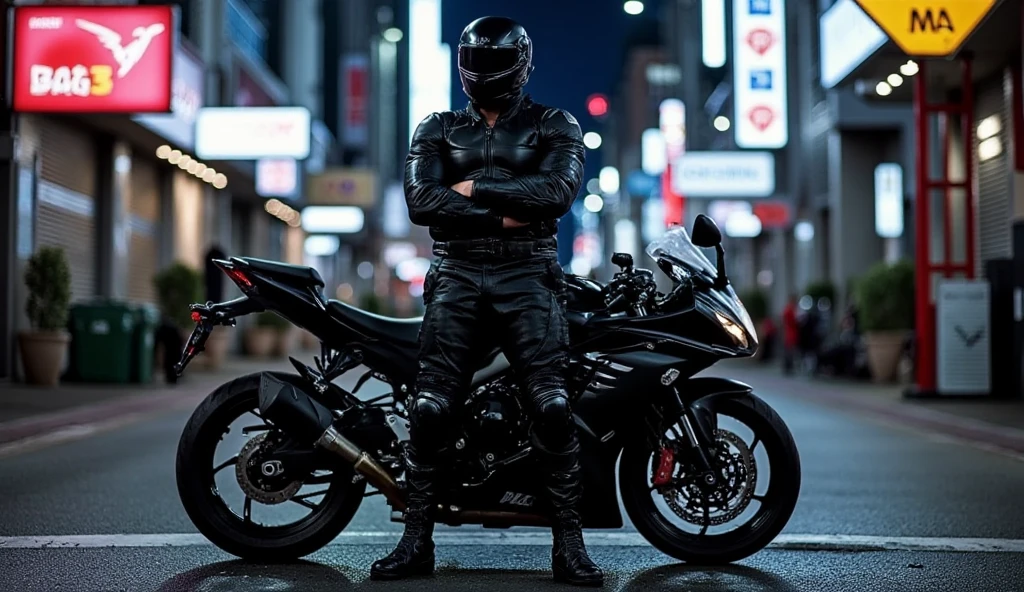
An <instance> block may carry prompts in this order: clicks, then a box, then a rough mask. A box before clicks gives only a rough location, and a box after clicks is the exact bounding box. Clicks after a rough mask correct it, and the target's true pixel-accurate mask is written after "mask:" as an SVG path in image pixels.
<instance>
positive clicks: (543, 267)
mask: <svg viewBox="0 0 1024 592" xmlns="http://www.w3.org/2000/svg"><path fill="white" fill-rule="evenodd" d="M435 253H436V254H438V257H439V258H438V260H437V261H435V263H434V265H433V266H432V267H431V269H430V272H429V273H428V275H427V277H426V279H425V281H424V288H423V298H424V302H425V304H426V313H425V314H424V318H423V328H422V331H421V333H420V357H419V365H420V367H419V376H418V380H417V391H416V396H415V397H414V400H413V403H412V408H411V410H410V420H411V430H410V436H411V442H410V444H411V446H410V447H409V451H408V452H409V461H410V462H409V469H410V470H409V473H408V477H409V479H408V482H409V484H410V486H412V487H413V488H414V489H422V488H424V487H426V488H429V487H430V486H431V485H433V486H435V487H436V479H437V477H436V475H437V474H438V471H437V470H436V469H437V467H438V466H439V465H442V464H444V463H445V453H446V452H447V450H449V449H450V446H451V444H452V442H451V440H452V439H453V438H454V436H453V434H455V433H457V429H455V428H457V427H458V426H456V425H454V424H455V423H456V422H458V421H459V419H458V418H459V415H460V414H459V413H458V405H460V404H461V403H462V401H464V400H465V397H466V396H467V395H468V393H469V389H470V382H471V380H472V377H473V374H474V373H475V372H476V370H478V369H479V367H480V364H481V363H482V361H483V360H481V353H482V352H486V351H489V350H491V348H492V347H493V346H494V345H498V346H500V347H501V348H502V350H503V352H504V354H505V356H506V357H507V358H508V360H509V362H510V363H511V365H512V369H513V371H514V372H515V373H516V376H517V378H518V382H519V384H520V389H521V392H522V396H523V397H524V399H525V400H523V401H521V403H523V407H524V409H526V410H527V411H528V412H531V413H532V421H533V423H532V430H531V437H532V440H533V446H534V450H535V454H536V455H537V456H538V458H539V459H540V460H541V462H542V463H543V464H544V469H545V470H544V474H545V477H546V481H545V483H544V485H545V486H546V488H547V490H548V493H549V499H550V502H551V505H552V507H553V509H554V510H555V511H556V512H558V511H559V510H562V509H571V508H572V507H573V506H574V505H575V503H576V502H577V501H578V499H579V497H580V489H581V487H580V470H579V463H578V459H577V452H578V449H579V445H578V440H577V437H576V426H575V423H574V422H573V420H572V413H571V410H570V407H569V399H568V395H567V393H566V390H565V378H564V373H565V366H566V361H567V355H568V345H569V335H568V326H567V324H566V320H565V312H564V302H565V298H564V296H565V277H564V275H563V273H562V269H561V267H560V266H559V265H558V261H557V258H556V252H555V247H554V241H553V240H547V241H530V242H522V243H513V242H511V241H509V242H504V243H496V242H495V243H490V244H489V245H487V246H485V247H482V248H480V249H477V250H474V249H472V248H468V250H467V248H462V249H457V248H455V245H445V244H439V245H438V246H436V247H435Z"/></svg>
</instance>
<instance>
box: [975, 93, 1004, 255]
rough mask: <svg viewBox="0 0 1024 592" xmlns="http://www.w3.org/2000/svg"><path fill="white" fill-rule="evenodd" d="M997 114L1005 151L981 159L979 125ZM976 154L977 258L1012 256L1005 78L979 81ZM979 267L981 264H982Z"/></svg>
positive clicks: (997, 135) (976, 107)
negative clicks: (985, 81) (986, 81)
mask: <svg viewBox="0 0 1024 592" xmlns="http://www.w3.org/2000/svg"><path fill="white" fill-rule="evenodd" d="M991 116H996V117H997V118H998V121H999V123H1000V125H999V132H998V133H997V134H996V136H995V137H996V138H998V142H999V144H1000V145H1001V146H1002V151H1001V152H1000V153H999V154H998V155H997V156H994V157H992V158H988V159H987V160H981V159H980V158H979V157H978V147H979V145H980V144H981V142H982V141H984V140H979V139H978V134H977V133H976V130H977V126H978V125H979V124H981V122H982V121H984V120H985V119H986V118H988V117H991ZM974 117H975V119H974V122H975V131H974V134H973V135H974V142H973V143H974V158H975V163H976V165H977V174H978V216H977V219H978V221H977V233H976V235H977V237H978V239H977V240H978V262H977V263H980V264H981V265H984V263H985V262H986V261H988V260H990V259H996V258H1000V257H1010V256H1011V254H1012V251H1013V242H1012V235H1011V232H1010V231H1011V226H1010V220H1011V219H1012V213H1013V203H1012V200H1013V196H1012V193H1011V186H1010V181H1011V177H1010V175H1011V170H1010V147H1011V143H1010V142H1011V140H1010V133H1009V132H1010V130H1011V129H1012V125H1013V123H1012V122H1013V119H1012V117H1011V112H1010V102H1009V101H1007V100H1006V93H1005V92H1004V90H1003V79H1002V78H1001V77H1000V78H999V79H998V80H994V81H992V82H990V83H987V84H984V85H979V86H978V91H977V101H976V106H975V112H974ZM978 269H979V270H980V269H981V267H980V266H979V267H978Z"/></svg>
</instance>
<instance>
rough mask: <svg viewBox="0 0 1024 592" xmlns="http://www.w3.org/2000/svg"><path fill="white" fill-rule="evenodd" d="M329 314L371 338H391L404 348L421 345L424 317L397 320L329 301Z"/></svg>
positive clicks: (336, 301) (335, 301)
mask: <svg viewBox="0 0 1024 592" xmlns="http://www.w3.org/2000/svg"><path fill="white" fill-rule="evenodd" d="M327 313H328V314H330V315H331V317H333V318H334V319H336V320H337V321H339V322H341V323H343V324H345V325H348V326H349V327H351V328H353V329H355V330H356V331H359V332H360V333H362V334H364V335H367V336H371V337H383V338H390V339H393V340H394V341H396V342H398V343H399V344H400V345H402V346H404V347H412V348H415V347H416V346H417V344H418V343H419V336H420V325H422V324H423V317H413V318H410V319H396V318H394V317H385V316H382V315H378V314H374V313H372V312H366V311H365V310H361V309H358V308H356V307H354V306H352V305H349V304H345V303H344V302H341V301H339V300H328V301H327Z"/></svg>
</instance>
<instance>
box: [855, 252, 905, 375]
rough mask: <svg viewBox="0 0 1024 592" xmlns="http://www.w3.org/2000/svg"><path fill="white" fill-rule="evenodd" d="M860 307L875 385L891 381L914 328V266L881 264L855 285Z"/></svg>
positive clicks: (870, 270)
mask: <svg viewBox="0 0 1024 592" xmlns="http://www.w3.org/2000/svg"><path fill="white" fill-rule="evenodd" d="M856 296H857V305H858V307H859V308H860V321H861V326H862V328H863V331H864V344H865V346H866V347H867V354H868V365H869V366H870V368H871V376H872V378H873V379H874V380H875V382H892V381H893V380H894V379H895V378H896V371H897V369H898V368H899V361H900V354H901V352H902V351H903V345H904V344H905V343H906V340H907V337H908V335H909V333H910V330H911V329H913V328H914V265H913V264H912V263H910V262H909V261H900V262H899V263H896V264H894V265H888V264H886V263H879V264H877V265H875V266H874V267H872V268H871V269H869V270H868V272H867V273H866V274H864V276H863V277H861V278H860V279H859V280H858V281H857V283H856Z"/></svg>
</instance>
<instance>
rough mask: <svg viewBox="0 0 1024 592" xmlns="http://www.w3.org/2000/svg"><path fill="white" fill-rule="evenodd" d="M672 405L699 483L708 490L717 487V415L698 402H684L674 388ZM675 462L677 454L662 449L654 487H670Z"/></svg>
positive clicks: (671, 415)
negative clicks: (713, 460)
mask: <svg viewBox="0 0 1024 592" xmlns="http://www.w3.org/2000/svg"><path fill="white" fill-rule="evenodd" d="M670 403H671V405H669V407H674V411H675V413H672V414H670V415H669V417H678V418H679V423H681V424H682V427H683V433H682V434H680V435H681V436H682V439H683V440H684V441H685V442H686V443H687V444H688V445H689V452H690V454H689V456H690V459H689V460H690V462H691V463H692V464H693V466H694V468H695V469H696V472H697V474H698V476H699V482H700V483H701V484H702V485H704V486H707V487H715V486H716V485H717V484H718V476H717V474H716V471H715V467H714V464H712V458H713V444H714V442H715V425H714V421H715V417H714V413H713V412H711V411H710V410H708V409H706V408H704V407H703V406H702V405H700V403H699V401H698V402H696V403H691V404H687V403H685V402H683V399H682V397H680V396H679V391H678V390H677V389H676V388H675V387H673V388H672V396H671V398H670ZM659 437H660V434H659ZM675 463H676V459H675V451H674V450H673V449H672V448H669V447H662V448H661V454H660V457H659V459H658V466H657V469H656V472H655V475H654V485H656V486H660V485H667V484H668V483H669V482H671V480H672V474H673V468H674V466H675Z"/></svg>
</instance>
